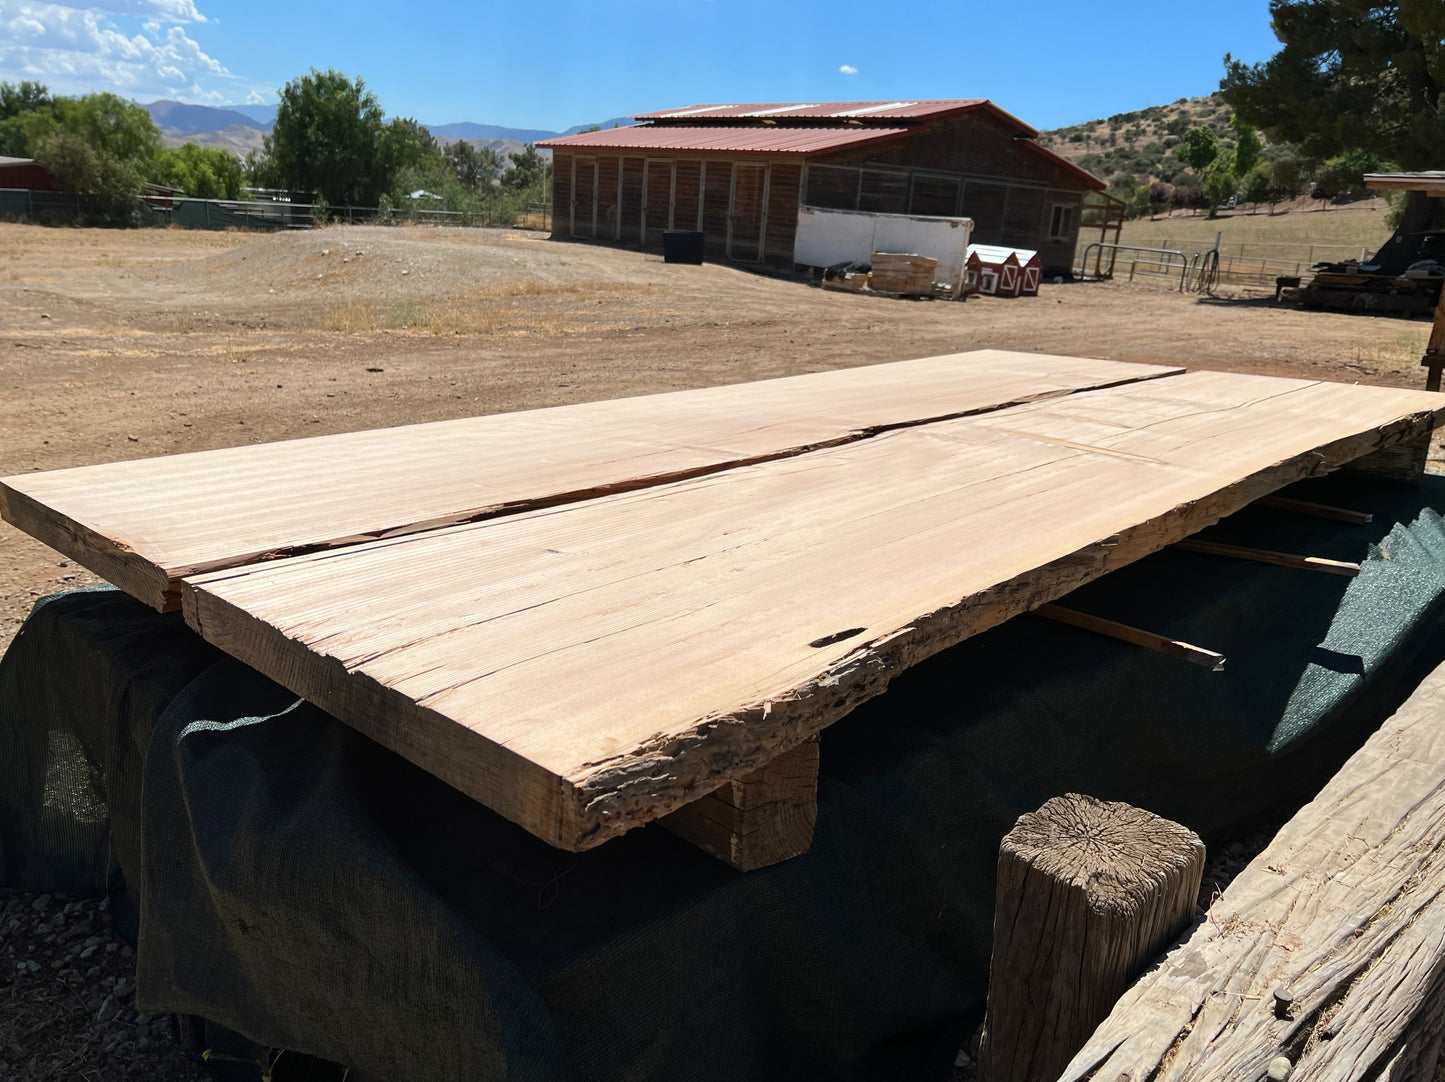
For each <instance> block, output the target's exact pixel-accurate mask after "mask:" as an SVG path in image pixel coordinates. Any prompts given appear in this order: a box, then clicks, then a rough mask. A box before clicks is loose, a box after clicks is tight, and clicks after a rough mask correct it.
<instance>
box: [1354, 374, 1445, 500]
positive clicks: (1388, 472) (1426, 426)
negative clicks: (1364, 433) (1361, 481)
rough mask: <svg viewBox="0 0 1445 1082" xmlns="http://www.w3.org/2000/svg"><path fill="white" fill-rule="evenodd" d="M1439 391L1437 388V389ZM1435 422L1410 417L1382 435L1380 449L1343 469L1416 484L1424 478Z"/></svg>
mask: <svg viewBox="0 0 1445 1082" xmlns="http://www.w3.org/2000/svg"><path fill="white" fill-rule="evenodd" d="M1434 389H1435V390H1439V388H1438V387H1436V388H1434ZM1433 431H1434V422H1433V421H1424V420H1420V419H1418V418H1411V419H1407V420H1404V421H1401V422H1400V423H1399V424H1397V425H1393V426H1391V428H1390V430H1389V431H1387V432H1383V438H1382V439H1381V441H1380V445H1379V447H1378V448H1377V449H1376V450H1374V451H1372V452H1371V453H1370V454H1368V455H1363V456H1361V457H1360V458H1357V459H1355V460H1354V461H1353V462H1351V463H1349V464H1348V465H1347V466H1345V467H1344V469H1345V472H1347V473H1357V474H1367V475H1369V476H1371V477H1378V478H1379V479H1380V480H1382V481H1399V482H1401V483H1403V484H1411V485H1413V484H1416V483H1418V482H1419V480H1420V478H1422V477H1424V476H1425V460H1426V458H1427V457H1428V455H1429V453H1430V434H1431V433H1432V432H1433Z"/></svg>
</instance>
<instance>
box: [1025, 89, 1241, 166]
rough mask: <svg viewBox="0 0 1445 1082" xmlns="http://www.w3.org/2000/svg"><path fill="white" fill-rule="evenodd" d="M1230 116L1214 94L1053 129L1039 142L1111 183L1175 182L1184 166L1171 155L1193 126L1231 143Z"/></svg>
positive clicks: (1041, 135)
mask: <svg viewBox="0 0 1445 1082" xmlns="http://www.w3.org/2000/svg"><path fill="white" fill-rule="evenodd" d="M1231 113H1232V110H1231V109H1230V108H1229V106H1228V105H1227V104H1225V101H1224V99H1223V98H1222V97H1220V96H1219V95H1218V94H1209V95H1206V96H1205V97H1202V98H1180V99H1179V100H1178V101H1176V102H1174V103H1173V104H1171V105H1151V106H1148V107H1147V108H1144V109H1139V110H1136V111H1134V112H1131V113H1116V114H1115V115H1114V116H1111V117H1104V118H1102V119H1099V120H1089V121H1085V122H1084V123H1082V124H1074V125H1072V126H1070V127H1066V128H1055V129H1054V130H1052V131H1046V132H1043V133H1041V134H1040V135H1039V142H1040V143H1042V144H1043V145H1044V146H1046V147H1048V148H1049V149H1050V150H1052V151H1053V152H1054V153H1056V154H1059V155H1061V156H1063V157H1065V158H1067V159H1069V160H1070V161H1072V162H1074V163H1075V164H1077V165H1080V166H1082V167H1083V168H1085V169H1087V170H1089V172H1091V173H1093V174H1095V175H1096V176H1099V177H1102V178H1103V179H1105V180H1108V181H1110V182H1111V183H1112V182H1114V181H1115V179H1116V178H1130V179H1129V180H1128V182H1129V183H1130V184H1132V183H1136V181H1134V180H1133V179H1132V178H1134V177H1138V178H1147V179H1148V180H1150V181H1153V180H1163V181H1168V182H1171V183H1177V181H1176V180H1175V178H1176V177H1177V176H1179V174H1180V173H1182V172H1183V171H1184V166H1183V165H1182V164H1181V163H1180V162H1178V161H1177V160H1176V159H1175V158H1174V157H1173V155H1172V154H1170V153H1169V152H1170V151H1171V150H1173V148H1174V147H1175V146H1177V145H1178V143H1179V140H1180V138H1181V137H1182V136H1183V135H1184V133H1185V132H1187V131H1189V130H1190V129H1191V128H1211V129H1213V131H1214V133H1215V134H1216V135H1218V136H1219V137H1220V138H1221V139H1222V140H1225V141H1226V142H1231V143H1232V142H1233V139H1234V136H1233V133H1232V132H1231V131H1230V127H1229V117H1230V115H1231Z"/></svg>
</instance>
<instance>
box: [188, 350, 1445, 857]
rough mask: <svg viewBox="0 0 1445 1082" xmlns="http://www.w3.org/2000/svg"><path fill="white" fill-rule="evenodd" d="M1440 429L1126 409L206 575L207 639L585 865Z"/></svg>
mask: <svg viewBox="0 0 1445 1082" xmlns="http://www.w3.org/2000/svg"><path fill="white" fill-rule="evenodd" d="M1442 412H1445V403H1442V400H1441V399H1440V398H1439V397H1438V396H1436V395H1431V394H1428V393H1424V392H1410V391H1395V390H1386V389H1380V388H1368V387H1352V386H1346V385H1341V384H1326V383H1313V382H1306V381H1299V380H1285V379H1276V378H1270V377H1261V376H1245V375H1234V374H1223V373H1211V372H1197V373H1190V374H1185V375H1176V376H1171V377H1169V378H1167V379H1155V380H1144V381H1138V382H1131V383H1124V384H1121V385H1117V386H1112V387H1108V388H1104V389H1099V390H1085V391H1079V392H1077V393H1074V394H1069V395H1066V396H1062V397H1053V398H1047V399H1044V400H1040V401H1034V402H1030V403H1027V404H1024V405H1018V406H1013V407H1009V408H1005V409H999V410H995V411H991V412H983V413H977V414H974V415H972V416H965V417H961V418H956V419H952V420H943V421H933V422H929V423H923V424H917V425H914V426H912V427H895V428H891V429H889V430H885V431H878V432H876V433H875V434H873V435H871V436H870V437H869V438H858V439H853V440H852V441H851V442H838V441H835V442H833V444H832V445H830V446H824V447H821V448H818V449H814V450H811V451H807V452H806V453H799V454H794V455H791V456H786V457H772V458H770V459H768V460H766V461H760V462H752V463H751V464H736V465H733V466H732V467H731V468H728V469H724V470H719V471H716V472H711V473H707V474H704V475H702V476H697V477H693V478H691V479H688V480H683V481H672V482H668V483H663V484H656V485H653V486H651V487H646V488H637V489H635V490H633V491H626V492H621V493H615V494H611V495H600V496H596V497H594V498H591V499H586V500H581V501H579V502H575V503H569V504H565V505H559V506H552V507H545V508H541V509H537V510H531V511H524V512H520V513H517V514H513V515H510V516H508V517H503V518H493V519H489V520H485V521H480V522H475V523H470V524H466V525H460V526H451V527H446V528H440V529H432V530H428V531H426V532H422V533H415V534H409V535H406V536H400V537H396V538H392V539H387V540H381V541H373V542H368V543H363V544H357V545H353V546H349V547H345V548H340V549H335V550H328V551H318V552H313V553H310V554H306V555H300V556H293V557H290V558H286V559H281V560H276V561H274V562H268V563H262V564H255V565H251V566H243V567H237V568H234V569H230V570H225V571H217V572H212V573H207V574H200V575H194V576H190V577H188V578H186V580H185V582H184V583H183V590H182V592H183V608H184V613H185V618H186V620H187V622H188V623H189V624H190V625H191V626H192V627H194V628H195V629H196V630H197V631H198V632H200V634H201V635H202V636H204V637H205V638H206V639H207V640H208V641H210V642H212V643H214V644H216V645H217V646H219V647H221V648H222V649H224V650H226V651H228V652H230V653H231V654H233V655H234V656H236V657H238V658H240V659H241V660H243V661H245V662H247V663H248V664H250V665H252V666H253V667H255V668H257V669H258V670H260V671H261V672H263V673H266V674H267V675H269V676H271V677H272V678H273V679H275V680H277V681H278V682H280V683H282V684H284V685H285V686H287V687H289V688H291V689H292V690H294V691H296V692H297V693H298V694H300V695H304V696H305V697H307V698H308V699H310V700H311V701H313V702H315V703H317V704H318V705H320V706H321V707H323V708H324V709H327V710H329V711H331V712H332V713H334V714H335V715H336V716H338V717H339V718H342V719H343V720H345V721H346V722H348V723H349V724H351V725H353V726H355V727H357V728H358V729H360V730H361V731H363V732H365V733H367V734H369V735H370V736H372V737H373V738H375V739H376V740H378V741H379V742H381V743H383V744H385V745H387V746H388V747H391V748H393V749H394V750H396V751H398V752H399V753H401V754H402V755H404V756H406V757H407V758H409V759H411V760H413V761H414V762H416V763H418V764H420V765H421V766H423V767H425V768H426V769H428V770H430V771H431V772H432V773H434V774H436V775H437V776H439V777H441V778H443V779H444V780H446V781H447V782H449V783H450V784H452V785H454V786H456V787H457V788H458V789H461V790H462V791H463V792H466V793H468V794H470V795H472V796H473V797H475V798H476V799H477V800H479V801H481V802H482V803H484V804H487V805H488V806H490V807H492V808H493V809H495V810H496V811H498V812H499V813H501V814H502V815H504V816H506V817H507V818H509V819H511V820H513V821H514V822H516V823H519V824H520V825H522V826H523V827H525V828H526V829H527V830H529V831H531V832H532V833H533V834H535V835H537V836H538V837H540V838H542V839H544V840H546V841H548V842H550V843H551V844H553V845H555V846H558V847H560V848H564V849H572V850H580V849H586V848H589V847H591V846H594V845H597V844H598V843H600V842H602V841H605V840H606V839H608V838H610V837H613V836H616V835H618V834H621V833H622V832H624V831H626V830H629V829H631V828H633V827H636V826H639V825H641V824H643V823H646V822H648V821H650V820H653V819H657V818H659V817H661V816H663V815H666V814H668V813H671V812H674V811H675V810H677V809H679V808H681V807H682V806H683V805H686V804H689V803H691V802H693V801H695V800H697V799H698V798H699V797H702V796H704V795H705V794H708V793H710V792H712V791H713V790H716V789H718V788H719V787H720V786H722V785H723V784H725V783H730V782H735V781H738V780H740V779H743V778H745V777H747V776H750V775H756V774H757V772H758V771H760V770H762V769H763V768H764V767H765V766H766V765H767V764H769V763H771V762H772V761H773V760H774V759H776V758H777V757H778V756H780V755H783V754H784V753H787V752H789V751H791V750H792V749H794V748H797V747H799V746H800V745H802V744H803V743H804V742H806V741H808V740H810V739H811V738H812V737H813V736H815V735H816V734H817V733H818V732H820V731H821V730H822V729H823V728H825V727H826V726H828V725H829V724H831V723H832V722H834V721H836V720H838V719H839V718H840V717H842V716H843V715H845V714H846V713H848V712H849V711H850V710H851V709H853V708H854V707H855V706H856V705H857V704H858V703H860V702H862V701H864V700H865V699H868V698H870V697H871V696H874V695H876V694H878V693H879V692H881V691H882V690H883V689H884V688H885V687H886V685H887V683H888V681H889V680H890V678H891V677H892V676H893V675H895V674H896V673H898V672H900V671H902V670H903V669H906V668H908V667H909V666H911V665H913V664H915V663H917V662H918V661H920V660H922V659H923V658H925V657H927V656H929V655H931V654H933V653H935V652H937V651H939V650H941V649H944V648H945V647H947V646H950V645H952V644H954V643H957V642H959V641H960V640H962V639H965V638H967V637H968V636H970V635H973V634H976V633H978V632H980V631H982V630H984V629H986V628H988V627H991V626H993V625H995V624H998V623H1000V622H1001V621H1003V620H1006V619H1008V618H1009V617H1011V616H1013V615H1015V614H1017V613H1020V612H1023V611H1026V610H1029V609H1032V608H1034V607H1036V606H1038V605H1041V604H1043V603H1045V602H1049V601H1052V600H1054V599H1056V598H1058V597H1060V596H1061V595H1063V594H1065V593H1067V592H1069V591H1070V590H1073V589H1075V588H1076V587H1078V586H1080V585H1082V584H1083V583H1085V582H1087V581H1090V580H1092V579H1094V578H1096V577H1097V576H1099V575H1102V574H1105V573H1107V572H1108V571H1110V570H1112V569H1114V568H1117V567H1119V566H1122V565H1124V564H1126V563H1128V562H1130V561H1132V560H1135V559H1138V558H1140V557H1142V556H1144V555H1146V554H1148V553H1150V552H1153V551H1155V550H1157V549H1159V548H1162V547H1164V546H1165V545H1169V544H1172V543H1174V542H1176V541H1179V540H1180V539H1182V538H1184V537H1187V536H1188V535H1190V534H1192V533H1194V532H1196V531H1197V530H1199V529H1201V528H1202V527H1204V526H1207V525H1209V524H1211V523H1213V522H1215V521H1217V520H1218V519H1220V518H1221V517H1223V516H1225V515H1228V514H1231V513H1232V512H1234V511H1236V510H1238V509H1240V508H1241V507H1243V506H1244V505H1246V504H1248V503H1250V502H1251V501H1253V500H1255V499H1257V498H1259V497H1261V496H1265V495H1267V494H1269V493H1272V492H1274V491H1276V490H1278V489H1279V488H1281V487H1283V486H1284V485H1287V484H1289V483H1291V482H1293V481H1295V480H1298V479H1300V478H1302V477H1307V476H1313V475H1318V474H1322V473H1326V472H1329V471H1331V470H1334V469H1337V468H1340V467H1342V466H1345V465H1347V464H1351V463H1359V462H1361V461H1366V462H1368V461H1369V460H1372V459H1373V460H1374V461H1375V462H1377V463H1380V464H1382V468H1384V469H1385V470H1387V471H1389V472H1391V473H1404V474H1408V473H1409V472H1410V469H1409V467H1410V466H1411V464H1412V463H1414V462H1417V461H1418V460H1419V459H1420V458H1421V457H1423V449H1424V445H1425V441H1426V439H1427V438H1428V435H1429V432H1430V429H1431V428H1432V427H1433V425H1434V423H1435V421H1436V420H1437V419H1438V418H1439V416H1440V415H1441V413H1442ZM1401 448H1406V449H1407V450H1408V453H1406V452H1405V451H1402V450H1401ZM746 788H747V787H746V785H743V786H739V787H737V790H738V791H739V792H744V791H746ZM763 788H767V786H766V785H765V786H763ZM725 818H726V815H725V814H722V815H715V816H712V817H711V819H712V821H713V822H719V821H721V820H722V819H725Z"/></svg>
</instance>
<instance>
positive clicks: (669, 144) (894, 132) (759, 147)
mask: <svg viewBox="0 0 1445 1082" xmlns="http://www.w3.org/2000/svg"><path fill="white" fill-rule="evenodd" d="M910 130H911V129H909V128H899V127H886V128H781V127H778V128H775V127H769V126H766V125H761V124H759V125H756V126H751V125H750V126H748V127H731V128H693V127H659V128H653V127H647V126H638V127H633V128H609V129H608V130H607V131H593V132H583V133H581V134H580V135H567V136H561V137H559V138H556V139H544V140H542V141H540V142H538V143H537V146H539V147H551V148H552V149H553V150H557V151H562V150H568V151H583V152H585V151H588V150H613V151H632V152H634V153H636V152H642V151H657V152H659V153H679V154H684V153H691V154H740V155H741V154H820V153H823V152H824V151H833V150H842V149H847V148H849V147H857V146H866V145H868V144H870V143H877V142H883V141H885V140H888V139H896V138H897V137H898V136H900V135H906V134H907V133H908V132H909V131H910Z"/></svg>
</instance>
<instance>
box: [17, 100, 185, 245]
mask: <svg viewBox="0 0 1445 1082" xmlns="http://www.w3.org/2000/svg"><path fill="white" fill-rule="evenodd" d="M12 119H14V120H16V121H19V122H20V124H21V126H22V127H23V128H24V131H25V137H26V139H27V140H28V143H29V146H30V148H31V152H32V154H33V156H34V158H35V160H36V161H38V162H39V163H40V164H41V165H43V166H45V167H46V168H47V169H49V170H50V171H51V172H52V173H54V174H55V176H56V178H57V179H58V180H59V181H60V184H61V186H62V187H64V188H65V189H67V190H69V191H73V192H77V193H79V194H81V195H88V196H90V197H91V198H92V200H93V201H94V204H95V206H96V208H97V210H98V211H99V214H100V217H101V219H102V220H104V221H107V222H111V223H115V224H128V223H131V222H133V220H134V216H135V209H136V208H135V203H136V200H137V199H139V198H140V195H141V191H142V189H143V186H144V183H145V181H146V180H148V179H150V177H151V176H152V175H153V174H154V173H155V170H156V168H157V162H158V160H159V159H160V156H161V152H162V148H161V137H160V132H158V131H157V130H156V126H155V124H154V123H153V122H152V121H151V117H150V114H149V113H148V112H146V111H145V110H144V109H142V108H141V107H140V106H138V105H134V104H132V103H130V102H127V101H125V100H124V99H122V98H119V97H117V96H116V95H114V94H86V95H84V96H82V97H78V98H56V99H54V101H52V102H51V103H50V104H49V106H46V107H42V108H39V109H36V110H32V111H30V112H25V113H20V114H18V115H17V116H16V117H14V118H12Z"/></svg>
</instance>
